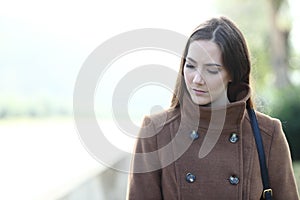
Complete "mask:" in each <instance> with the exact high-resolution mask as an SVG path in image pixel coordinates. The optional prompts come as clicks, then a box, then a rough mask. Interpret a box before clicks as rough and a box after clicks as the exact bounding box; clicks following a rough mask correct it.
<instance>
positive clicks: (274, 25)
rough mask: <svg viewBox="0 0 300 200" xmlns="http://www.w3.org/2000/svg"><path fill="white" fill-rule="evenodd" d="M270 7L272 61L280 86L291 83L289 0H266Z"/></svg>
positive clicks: (276, 79) (276, 80)
mask: <svg viewBox="0 0 300 200" xmlns="http://www.w3.org/2000/svg"><path fill="white" fill-rule="evenodd" d="M266 1H267V3H268V8H269V12H268V13H269V21H270V23H269V33H270V34H269V35H270V61H271V66H272V67H273V69H274V73H275V85H276V86H277V87H279V88H282V87H285V86H287V85H289V84H290V80H289V76H288V56H289V43H288V38H289V35H290V31H291V22H290V19H288V18H287V16H289V14H288V13H289V9H288V5H287V4H288V2H287V0H266Z"/></svg>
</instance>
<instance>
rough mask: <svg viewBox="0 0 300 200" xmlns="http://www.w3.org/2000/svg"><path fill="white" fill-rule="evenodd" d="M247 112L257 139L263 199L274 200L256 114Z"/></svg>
mask: <svg viewBox="0 0 300 200" xmlns="http://www.w3.org/2000/svg"><path fill="white" fill-rule="evenodd" d="M247 111H248V115H249V117H250V121H251V126H252V130H253V134H254V138H255V143H256V147H257V152H258V157H259V164H260V171H261V178H262V182H263V188H264V190H263V193H262V197H263V199H266V200H272V189H271V188H270V185H269V174H268V169H267V165H266V157H265V151H264V146H263V142H262V138H261V134H260V130H259V127H258V123H257V118H256V114H255V111H254V110H253V109H252V108H247Z"/></svg>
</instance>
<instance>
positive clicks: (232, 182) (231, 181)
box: [229, 175, 240, 185]
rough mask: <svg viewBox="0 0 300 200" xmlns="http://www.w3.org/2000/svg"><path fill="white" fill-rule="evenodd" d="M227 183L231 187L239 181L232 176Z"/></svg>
mask: <svg viewBox="0 0 300 200" xmlns="http://www.w3.org/2000/svg"><path fill="white" fill-rule="evenodd" d="M229 182H230V184H231V185H237V184H238V183H239V182H240V179H239V178H238V177H236V176H234V175H233V176H230V177H229Z"/></svg>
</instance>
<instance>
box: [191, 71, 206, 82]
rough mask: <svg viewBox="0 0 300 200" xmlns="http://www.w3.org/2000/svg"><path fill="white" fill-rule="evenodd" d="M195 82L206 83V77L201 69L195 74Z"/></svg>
mask: <svg viewBox="0 0 300 200" xmlns="http://www.w3.org/2000/svg"><path fill="white" fill-rule="evenodd" d="M193 83H196V84H204V83H205V81H204V78H203V76H202V74H201V72H200V71H197V72H195V76H194V78H193Z"/></svg>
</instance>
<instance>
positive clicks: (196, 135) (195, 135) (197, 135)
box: [190, 130, 199, 140]
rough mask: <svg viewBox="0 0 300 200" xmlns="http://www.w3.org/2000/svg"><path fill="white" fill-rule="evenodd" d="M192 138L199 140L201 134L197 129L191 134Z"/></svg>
mask: <svg viewBox="0 0 300 200" xmlns="http://www.w3.org/2000/svg"><path fill="white" fill-rule="evenodd" d="M190 138H191V139H192V140H197V139H198V138H199V134H198V133H197V131H195V130H193V131H192V132H191V134H190Z"/></svg>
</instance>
